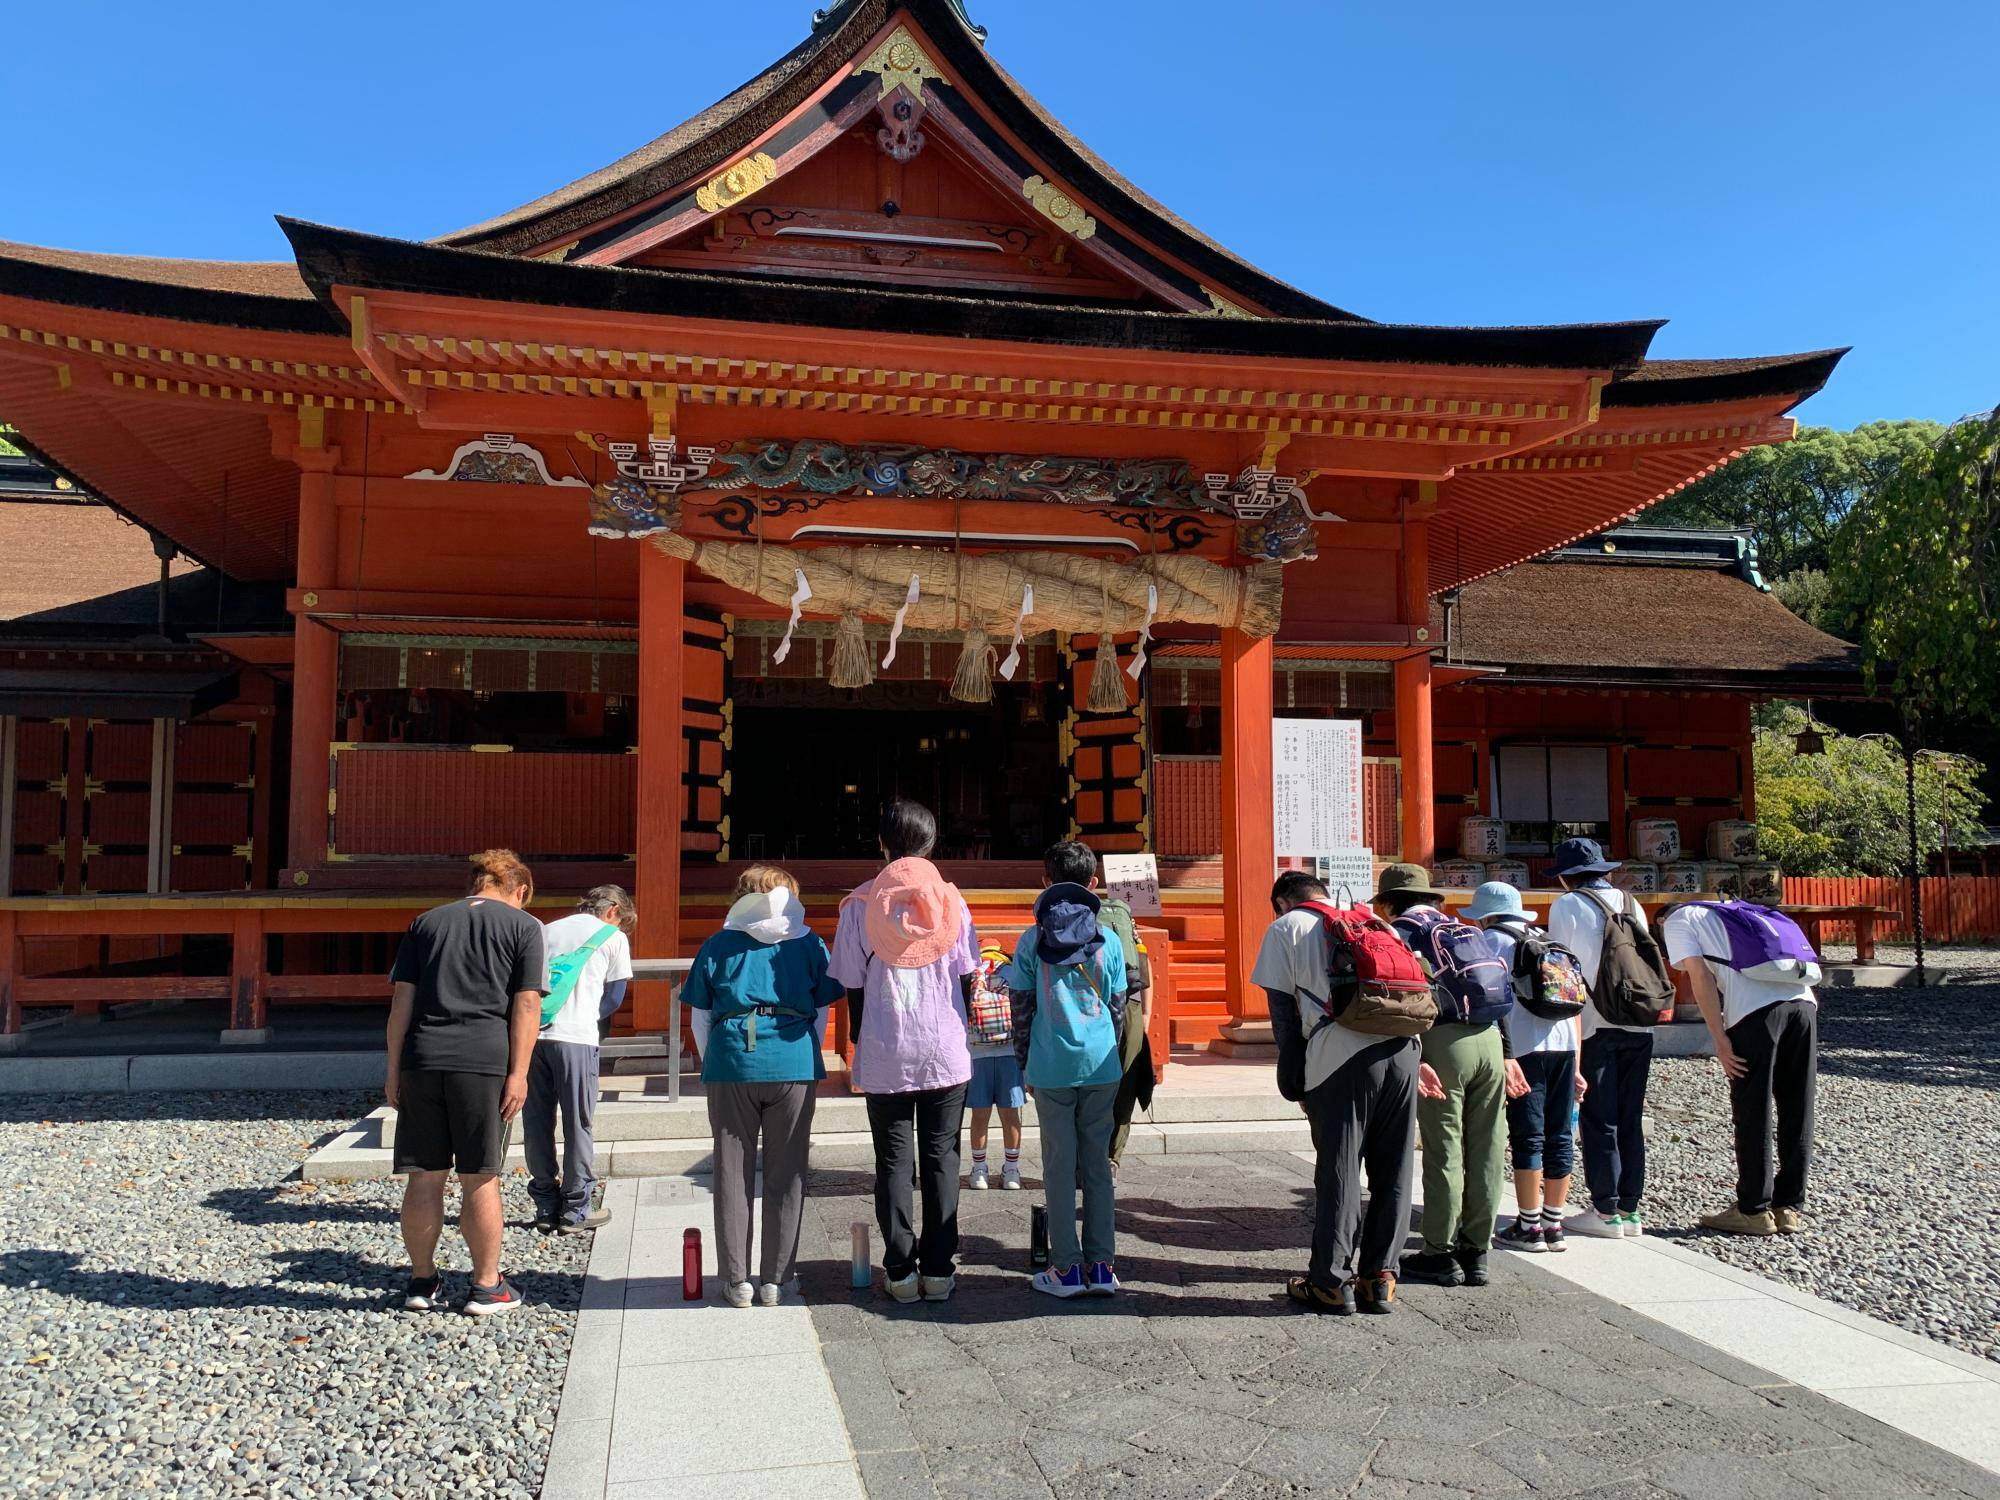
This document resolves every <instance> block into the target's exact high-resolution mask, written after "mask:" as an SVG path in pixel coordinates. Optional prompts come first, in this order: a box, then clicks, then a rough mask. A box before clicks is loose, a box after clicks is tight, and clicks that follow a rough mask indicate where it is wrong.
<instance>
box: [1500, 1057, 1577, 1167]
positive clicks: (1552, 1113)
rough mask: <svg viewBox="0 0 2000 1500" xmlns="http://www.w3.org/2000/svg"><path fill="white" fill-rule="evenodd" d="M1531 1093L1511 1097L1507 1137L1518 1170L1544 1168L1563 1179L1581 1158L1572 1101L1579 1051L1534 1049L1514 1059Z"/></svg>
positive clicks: (1574, 1091) (1574, 1096)
mask: <svg viewBox="0 0 2000 1500" xmlns="http://www.w3.org/2000/svg"><path fill="white" fill-rule="evenodd" d="M1515 1061H1516V1062H1518V1063H1519V1064H1520V1065H1521V1074H1522V1076H1523V1077H1525V1078H1526V1079H1527V1080H1528V1092H1527V1093H1525V1094H1523V1095H1522V1096H1521V1097H1520V1098H1518V1099H1509V1100H1508V1101H1507V1140H1508V1143H1509V1144H1510V1145H1511V1146H1512V1147H1513V1151H1514V1170H1515V1171H1516V1172H1540V1173H1541V1174H1542V1176H1544V1177H1553V1178H1555V1179H1556V1180H1557V1181H1558V1182H1560V1181H1561V1180H1562V1179H1563V1178H1565V1177H1567V1176H1569V1174H1570V1172H1571V1170H1572V1169H1573V1168H1574V1166H1575V1163H1576V1134H1575V1132H1574V1131H1573V1130H1572V1129H1571V1128H1570V1106H1571V1104H1572V1103H1574V1101H1575V1099H1576V1054H1575V1053H1574V1052H1530V1053H1529V1054H1528V1055H1527V1056H1526V1057H1518V1058H1516V1059H1515Z"/></svg>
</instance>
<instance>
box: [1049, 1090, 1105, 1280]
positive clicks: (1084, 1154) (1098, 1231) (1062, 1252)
mask: <svg viewBox="0 0 2000 1500" xmlns="http://www.w3.org/2000/svg"><path fill="white" fill-rule="evenodd" d="M1117 1093H1118V1085H1117V1084H1115V1083H1098V1084H1092V1085H1090V1086H1089V1087H1087V1088H1077V1089H1051V1088H1040V1089H1036V1090H1035V1121H1036V1123H1037V1124H1038V1125H1039V1126H1040V1127H1041V1131H1042V1192H1043V1194H1044V1196H1045V1197H1046V1198H1047V1199H1048V1205H1049V1267H1050V1269H1052V1270H1056V1271H1067V1270H1068V1269H1069V1268H1070V1267H1071V1266H1073V1265H1075V1264H1076V1263H1077V1258H1078V1254H1077V1243H1076V1193H1077V1189H1078V1188H1079V1187H1081V1188H1082V1189H1083V1249H1082V1259H1083V1261H1084V1262H1085V1263H1086V1264H1090V1265H1095V1264H1096V1263H1097V1262H1098V1261H1104V1262H1105V1263H1107V1264H1109V1263H1110V1262H1111V1261H1114V1260H1116V1259H1117V1258H1118V1255H1117V1251H1116V1250H1115V1249H1114V1247H1113V1236H1114V1234H1115V1233H1116V1224H1117V1217H1118V1211H1117V1204H1116V1200H1115V1198H1114V1196H1113V1190H1112V1185H1111V1106H1112V1103H1113V1101H1114V1099H1115V1097H1116V1095H1117Z"/></svg>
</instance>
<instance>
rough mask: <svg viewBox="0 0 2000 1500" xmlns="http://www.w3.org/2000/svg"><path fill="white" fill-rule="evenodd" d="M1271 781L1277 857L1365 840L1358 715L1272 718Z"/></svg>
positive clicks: (1356, 846)
mask: <svg viewBox="0 0 2000 1500" xmlns="http://www.w3.org/2000/svg"><path fill="white" fill-rule="evenodd" d="M1271 784H1272V800H1273V804H1274V806H1273V811H1274V813H1275V816H1274V818H1273V820H1272V822H1273V825H1274V828H1273V831H1274V833H1275V835H1276V844H1277V847H1276V849H1275V851H1274V852H1275V854H1276V856H1277V857H1278V858H1279V859H1286V858H1297V859H1309V858H1312V857H1314V856H1316V855H1322V854H1332V853H1335V852H1336V851H1340V850H1349V849H1359V848H1362V847H1363V846H1364V845H1365V844H1366V842H1367V835H1366V833H1365V832H1364V830H1363V826H1362V822H1361V721H1360V720H1359V719H1273V720H1272V721H1271Z"/></svg>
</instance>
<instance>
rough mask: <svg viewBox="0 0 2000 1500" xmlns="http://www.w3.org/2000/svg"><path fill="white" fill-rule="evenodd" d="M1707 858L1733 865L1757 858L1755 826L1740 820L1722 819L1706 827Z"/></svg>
mask: <svg viewBox="0 0 2000 1500" xmlns="http://www.w3.org/2000/svg"><path fill="white" fill-rule="evenodd" d="M1708 857H1709V858H1710V859H1716V860H1720V859H1726V860H1729V861H1730V862H1731V863H1733V864H1740V863H1742V862H1743V861H1744V860H1752V859H1755V858H1756V857H1757V825H1756V824H1755V823H1746V822H1744V821H1743V820H1742V819H1741V818H1724V819H1722V820H1721V821H1720V822H1716V823H1711V824H1709V825H1708Z"/></svg>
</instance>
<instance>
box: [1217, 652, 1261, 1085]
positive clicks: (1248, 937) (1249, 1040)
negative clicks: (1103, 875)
mask: <svg viewBox="0 0 2000 1500" xmlns="http://www.w3.org/2000/svg"><path fill="white" fill-rule="evenodd" d="M1274 654H1275V653H1274V651H1273V648H1272V643H1271V638H1270V637H1269V636H1262V637H1256V638H1253V637H1250V636H1246V635H1244V634H1243V633H1242V632H1241V631H1240V630H1225V631H1223V632H1222V955H1223V984H1224V986H1225V994H1226V997H1227V1000H1228V1003H1229V1016H1230V1023H1229V1024H1228V1025H1227V1026H1225V1027H1223V1028H1222V1036H1221V1038H1220V1039H1219V1040H1218V1041H1216V1042H1214V1043H1212V1044H1211V1047H1212V1050H1214V1051H1217V1052H1223V1053H1240V1052H1242V1051H1243V1050H1244V1049H1245V1048H1246V1047H1262V1046H1268V1045H1270V1042H1271V1023H1270V1022H1269V1021H1268V1020H1265V1019H1263V1017H1264V1015H1265V1010H1264V1004H1263V996H1262V994H1261V993H1260V992H1259V991H1258V990H1257V988H1256V986H1254V985H1253V984H1251V982H1250V970H1251V968H1252V967H1253V966H1254V965H1255V964H1256V961H1257V949H1258V947H1259V946H1260V945H1261V944H1262V942H1263V940H1264V929H1265V927H1266V926H1268V925H1269V923H1270V920H1271V878H1272V875H1273V872H1274V871H1275V870H1276V869H1277V864H1278V860H1277V855H1276V853H1275V852H1274V850H1275V848H1276V845H1277V832H1276V828H1275V826H1274V815H1273V811H1272V777H1271V714H1272V705H1271V673H1272V666H1273V658H1274Z"/></svg>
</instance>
